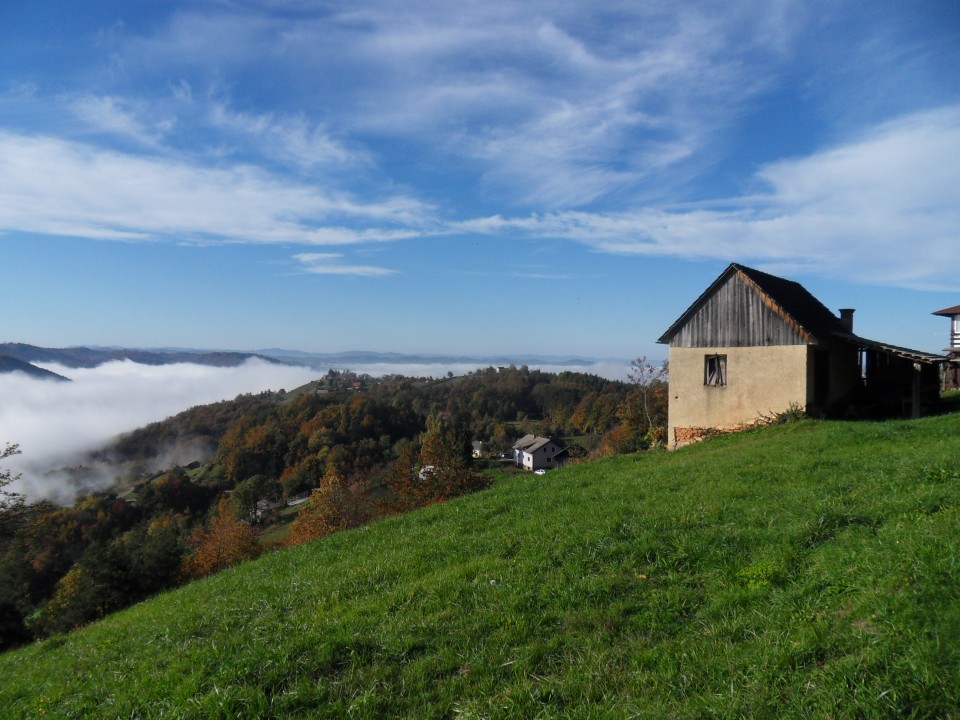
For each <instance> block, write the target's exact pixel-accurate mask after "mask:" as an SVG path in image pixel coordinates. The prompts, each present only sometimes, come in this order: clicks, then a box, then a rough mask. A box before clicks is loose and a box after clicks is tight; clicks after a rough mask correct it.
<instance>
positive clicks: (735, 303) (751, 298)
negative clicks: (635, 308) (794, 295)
mask: <svg viewBox="0 0 960 720" xmlns="http://www.w3.org/2000/svg"><path fill="white" fill-rule="evenodd" d="M815 342H816V341H815V340H814V339H813V338H812V337H811V336H810V335H809V334H808V333H806V332H805V331H804V330H803V328H801V327H800V326H799V325H798V324H797V323H796V322H795V321H794V320H793V319H792V318H790V317H789V316H788V315H787V314H786V313H785V312H784V311H783V310H782V309H781V308H780V306H779V305H778V304H777V303H775V302H774V301H773V300H772V299H771V298H770V297H769V296H768V295H767V294H766V293H764V292H763V291H762V290H760V289H759V288H758V287H757V286H756V285H755V284H754V283H753V282H752V281H751V280H750V279H749V278H747V277H746V276H745V275H744V274H743V273H740V272H737V273H733V274H731V276H730V277H729V278H728V279H727V281H726V282H725V283H723V284H722V285H721V286H720V287H718V288H717V289H716V291H715V292H714V293H713V294H711V295H710V296H709V297H707V298H705V299H704V302H703V304H702V305H701V306H700V307H699V308H697V309H696V310H695V311H694V313H693V314H692V316H691V317H690V318H689V319H688V320H687V322H686V323H684V324H683V325H682V326H681V327H680V328H678V330H677V332H676V334H675V335H674V336H673V337H672V338H670V346H671V347H688V348H694V347H696V348H699V347H703V348H710V347H714V348H716V347H762V346H770V345H809V344H813V343H815Z"/></svg>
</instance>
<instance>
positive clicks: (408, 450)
mask: <svg viewBox="0 0 960 720" xmlns="http://www.w3.org/2000/svg"><path fill="white" fill-rule="evenodd" d="M395 452H396V456H397V457H396V459H395V460H394V461H393V464H392V465H391V466H390V471H389V473H388V474H387V487H388V488H389V489H390V493H391V497H390V500H389V501H388V502H387V503H386V507H385V508H384V511H385V512H389V513H393V512H405V511H407V510H412V509H413V508H416V507H420V506H421V505H424V504H426V502H427V500H426V498H425V497H424V496H423V494H422V493H421V492H420V479H419V477H418V468H417V446H416V444H415V443H413V442H412V441H411V440H408V439H406V438H404V439H403V440H401V441H400V442H398V443H397V446H396V449H395Z"/></svg>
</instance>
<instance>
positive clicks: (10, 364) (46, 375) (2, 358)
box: [0, 355, 70, 382]
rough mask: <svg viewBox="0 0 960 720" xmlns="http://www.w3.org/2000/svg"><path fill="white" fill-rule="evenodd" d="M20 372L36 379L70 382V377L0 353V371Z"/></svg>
mask: <svg viewBox="0 0 960 720" xmlns="http://www.w3.org/2000/svg"><path fill="white" fill-rule="evenodd" d="M14 372H20V373H23V374H24V375H28V376H29V377H32V378H35V379H37V380H56V381H58V382H70V378H67V377H64V376H63V375H59V374H57V373H55V372H52V371H50V370H44V369H43V368H39V367H37V366H36V365H31V364H30V363H28V362H24V361H23V360H18V359H17V358H12V357H8V356H6V355H0V373H14Z"/></svg>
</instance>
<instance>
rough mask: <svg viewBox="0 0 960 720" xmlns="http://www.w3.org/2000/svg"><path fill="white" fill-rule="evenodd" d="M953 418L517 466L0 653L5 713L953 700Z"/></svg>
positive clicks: (640, 710) (305, 712) (857, 711)
mask: <svg viewBox="0 0 960 720" xmlns="http://www.w3.org/2000/svg"><path fill="white" fill-rule="evenodd" d="M958 549H960V416H957V415H953V416H943V417H937V418H928V419H924V420H920V421H904V422H889V423H849V424H839V423H827V422H822V423H818V422H812V421H805V422H801V423H796V424H791V425H786V426H782V427H779V428H767V429H762V430H756V431H751V432H748V433H744V434H741V435H736V436H729V437H721V438H716V439H713V440H710V441H708V442H705V443H703V444H701V445H698V446H695V447H691V448H687V449H685V450H682V451H679V452H676V453H673V454H667V453H648V454H641V455H636V456H626V457H616V458H611V459H608V460H604V461H599V462H594V463H590V464H584V465H581V466H576V467H571V468H567V469H564V470H561V471H556V472H551V473H548V474H547V475H546V476H543V477H535V476H523V477H518V478H516V479H511V480H508V481H503V482H500V483H498V484H497V485H496V486H494V487H493V488H491V489H490V490H488V491H485V492H483V493H479V494H477V495H473V496H470V497H466V498H461V499H460V500H457V501H454V502H450V503H448V504H446V505H442V506H434V507H430V508H427V509H426V510H423V511H420V512H416V513H412V514H410V515H407V516H404V517H398V518H393V519H391V520H388V521H384V522H380V523H376V524H374V525H372V526H368V527H366V528H362V529H359V530H357V531H353V532H348V533H342V534H339V535H335V536H332V537H329V538H326V539H325V540H323V541H320V542H316V543H313V544H310V545H306V546H301V547H298V548H294V549H292V550H288V551H284V552H279V553H275V554H272V555H269V556H266V557H264V558H262V559H260V560H258V561H256V562H252V563H249V564H245V565H243V566H240V567H238V568H235V569H233V570H231V571H227V572H224V573H222V574H220V575H217V576H215V577H212V578H209V579H207V580H205V581H201V582H196V583H194V584H192V585H190V586H188V587H186V588H183V589H181V590H178V591H176V592H171V593H168V594H166V595H163V596H160V597H158V598H155V599H153V600H151V601H148V602H145V603H143V604H141V605H138V606H136V607H133V608H130V609H128V610H126V611H124V612H122V613H119V614H117V615H115V616H112V617H110V618H108V619H106V620H105V621H102V622H99V623H97V624H96V625H93V626H91V627H89V628H86V629H84V630H81V631H79V632H76V633H73V634H71V635H69V636H66V637H61V638H55V639H52V640H50V641H47V642H44V643H40V644H37V645H34V646H31V647H28V648H24V649H21V650H19V651H16V652H12V653H8V654H6V655H3V656H0V713H2V715H3V716H4V717H44V716H46V717H124V718H129V717H170V718H201V717H204V718H205V717H222V718H232V717H257V718H268V717H330V718H342V717H351V718H353V717H360V718H363V717H369V718H374V717H397V716H399V717H418V718H420V717H425V718H432V717H435V718H442V717H456V718H480V717H489V718H496V717H524V718H526V717H582V718H606V717H631V716H634V717H650V718H663V717H681V718H682V717H711V716H720V717H777V718H780V717H834V718H842V717H867V718H869V717H958V716H960V713H958V710H957V708H958V707H960V553H958Z"/></svg>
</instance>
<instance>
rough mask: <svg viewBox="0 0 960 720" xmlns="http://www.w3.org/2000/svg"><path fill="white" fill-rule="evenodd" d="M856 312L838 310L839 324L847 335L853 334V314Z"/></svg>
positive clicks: (848, 309) (851, 309)
mask: <svg viewBox="0 0 960 720" xmlns="http://www.w3.org/2000/svg"><path fill="white" fill-rule="evenodd" d="M855 312H856V310H855V309H853V308H840V324H841V325H843V328H844V330H846V331H847V332H848V333H852V332H853V314H854V313H855Z"/></svg>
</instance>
